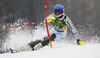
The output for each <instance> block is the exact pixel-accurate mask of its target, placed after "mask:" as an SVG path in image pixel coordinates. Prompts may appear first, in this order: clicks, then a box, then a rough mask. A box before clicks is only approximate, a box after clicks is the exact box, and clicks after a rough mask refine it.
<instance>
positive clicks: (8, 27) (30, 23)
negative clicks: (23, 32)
mask: <svg viewBox="0 0 100 58" xmlns="http://www.w3.org/2000/svg"><path fill="white" fill-rule="evenodd" d="M32 24H34V23H28V24H22V25H16V26H9V27H5V29H7V28H13V27H20V26H25V25H32Z"/></svg>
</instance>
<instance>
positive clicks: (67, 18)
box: [66, 17, 80, 39]
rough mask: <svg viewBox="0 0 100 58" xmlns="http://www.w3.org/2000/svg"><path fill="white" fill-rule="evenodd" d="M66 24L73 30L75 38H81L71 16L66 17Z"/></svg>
mask: <svg viewBox="0 0 100 58" xmlns="http://www.w3.org/2000/svg"><path fill="white" fill-rule="evenodd" d="M66 24H67V25H68V27H69V29H70V30H71V31H72V32H73V34H74V36H75V38H76V39H80V38H79V34H78V32H77V30H76V28H75V27H74V25H73V23H72V21H71V20H70V19H69V17H66Z"/></svg>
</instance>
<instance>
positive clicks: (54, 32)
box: [10, 4, 84, 52]
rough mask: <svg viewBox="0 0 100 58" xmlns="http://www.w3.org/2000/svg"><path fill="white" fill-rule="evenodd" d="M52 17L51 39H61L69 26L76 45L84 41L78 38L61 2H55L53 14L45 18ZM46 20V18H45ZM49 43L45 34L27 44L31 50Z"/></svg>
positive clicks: (64, 36)
mask: <svg viewBox="0 0 100 58" xmlns="http://www.w3.org/2000/svg"><path fill="white" fill-rule="evenodd" d="M50 17H54V18H55V20H54V21H52V20H51V21H50V22H53V26H54V27H53V28H52V29H51V30H50V31H49V32H50V37H51V41H59V42H60V41H62V40H63V39H64V38H66V35H67V29H68V28H69V29H70V30H71V31H72V32H73V34H74V36H75V38H76V39H77V44H78V45H83V44H84V42H83V41H82V40H80V37H79V34H78V32H77V31H76V28H75V27H74V25H73V23H72V21H71V20H70V19H69V17H68V16H67V15H65V14H64V6H63V5H61V4H57V5H56V6H55V7H54V14H51V15H49V16H48V17H47V18H50ZM47 21H48V20H47ZM48 44H49V39H48V35H45V36H43V37H42V39H39V40H36V41H32V42H31V43H29V44H28V45H29V46H30V47H31V49H32V50H38V49H40V48H41V47H44V46H46V45H48ZM10 50H11V51H12V52H13V51H14V52H16V51H15V50H12V49H10Z"/></svg>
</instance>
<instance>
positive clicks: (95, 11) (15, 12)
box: [0, 0, 100, 40]
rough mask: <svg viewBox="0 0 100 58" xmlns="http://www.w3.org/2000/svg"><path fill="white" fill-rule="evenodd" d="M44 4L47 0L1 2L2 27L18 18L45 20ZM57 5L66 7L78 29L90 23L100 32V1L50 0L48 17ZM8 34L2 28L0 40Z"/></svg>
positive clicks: (66, 12)
mask: <svg viewBox="0 0 100 58" xmlns="http://www.w3.org/2000/svg"><path fill="white" fill-rule="evenodd" d="M44 3H45V0H0V27H1V26H2V25H3V24H5V23H12V22H14V21H15V20H16V18H27V20H28V21H30V22H39V21H42V20H44V5H45V4H44ZM56 4H63V5H64V7H65V14H66V15H68V16H69V18H70V19H71V20H72V22H73V23H74V25H75V26H76V27H77V25H84V26H85V25H86V24H87V23H88V24H92V25H93V28H96V30H100V27H99V26H100V16H99V15H100V6H99V5H100V0H48V5H47V14H48V15H49V14H51V13H53V11H54V6H55V5H56ZM87 27H88V26H86V28H87ZM97 32H98V31H97ZM6 33H7V31H6V30H3V29H2V27H1V29H0V40H2V39H3V38H4V37H3V36H2V35H6Z"/></svg>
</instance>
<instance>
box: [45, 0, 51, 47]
mask: <svg viewBox="0 0 100 58" xmlns="http://www.w3.org/2000/svg"><path fill="white" fill-rule="evenodd" d="M45 24H46V29H47V34H48V38H49V43H50V46H51V48H52V43H51V39H50V34H49V30H48V24H47V0H45Z"/></svg>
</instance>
